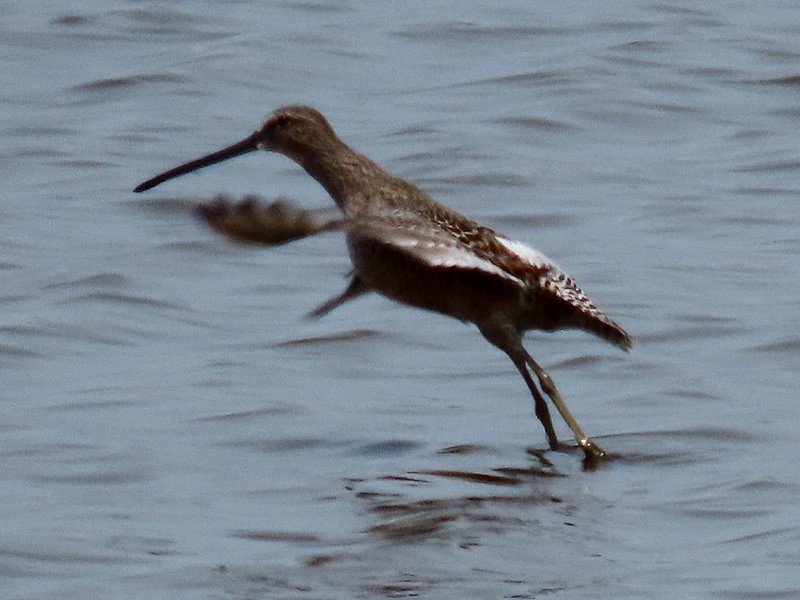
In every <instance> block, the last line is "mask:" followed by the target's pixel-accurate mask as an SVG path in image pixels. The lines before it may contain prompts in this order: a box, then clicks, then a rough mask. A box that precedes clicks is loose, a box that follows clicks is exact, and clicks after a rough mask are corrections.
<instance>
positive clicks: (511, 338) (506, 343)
mask: <svg viewBox="0 0 800 600" xmlns="http://www.w3.org/2000/svg"><path fill="white" fill-rule="evenodd" d="M478 328H479V329H480V331H481V333H482V334H483V337H485V338H486V339H487V340H488V341H489V342H490V343H492V344H493V345H494V346H497V347H498V348H500V350H502V351H503V352H505V353H506V354H507V355H508V357H509V358H510V359H511V361H512V362H513V363H514V366H515V367H517V370H518V371H519V372H520V374H521V375H522V378H523V379H524V380H525V384H526V385H527V386H528V389H529V390H530V391H531V395H532V396H533V403H534V408H535V412H536V417H537V418H538V419H539V421H540V422H541V423H542V427H544V432H545V434H546V435H547V442H548V444H549V445H550V449H551V450H557V449H558V438H557V437H556V432H555V429H553V420H552V419H551V418H550V409H548V408H547V402H545V399H544V397H543V396H542V394H541V393H540V392H539V389H538V388H537V387H536V384H535V383H534V382H533V378H532V377H531V374H530V372H529V371H528V366H527V359H528V358H529V357H528V353H527V352H525V348H524V347H523V346H522V338H521V336H520V334H519V332H517V331H516V330H515V329H514V328H513V327H511V326H509V325H506V324H503V325H500V326H498V325H496V324H494V323H490V322H487V323H481V324H478Z"/></svg>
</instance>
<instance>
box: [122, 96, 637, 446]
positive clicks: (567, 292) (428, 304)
mask: <svg viewBox="0 0 800 600" xmlns="http://www.w3.org/2000/svg"><path fill="white" fill-rule="evenodd" d="M254 150H268V151H272V152H278V153H280V154H283V155H285V156H287V157H289V158H291V159H292V160H294V161H295V162H297V163H298V164H299V165H300V166H301V167H303V169H305V170H306V172H307V173H308V174H309V175H311V176H312V177H313V178H314V179H316V180H317V181H318V182H319V183H320V184H321V185H322V187H324V188H325V190H327V192H328V193H329V194H330V196H331V198H333V200H334V201H335V202H336V204H337V205H338V207H339V209H340V210H341V211H342V213H343V215H344V217H343V219H342V220H341V223H342V228H343V229H344V230H345V235H346V237H347V247H348V250H349V253H350V258H351V260H352V262H353V266H354V271H353V276H352V279H351V280H350V283H349V284H348V286H347V287H346V289H345V290H344V291H343V292H342V293H341V294H339V295H337V296H335V297H333V298H331V299H330V300H328V301H327V302H326V303H324V304H323V305H322V306H320V307H319V308H318V309H317V310H316V311H314V313H312V314H315V315H318V316H319V315H322V314H325V313H327V312H328V311H330V310H332V309H334V308H336V307H337V306H339V305H341V304H343V303H344V302H346V301H348V300H351V299H353V298H356V297H357V296H360V295H362V294H364V293H366V292H373V291H374V292H378V293H380V294H383V295H384V296H387V297H389V298H392V299H393V300H397V301H398V302H402V303H404V304H409V305H411V306H416V307H418V308H424V309H428V310H432V311H436V312H439V313H442V314H445V315H450V316H451V317H455V318H456V319H459V320H461V321H469V322H472V323H474V324H475V325H477V327H478V329H479V330H480V332H481V333H482V334H483V336H484V337H485V338H486V339H487V340H488V341H489V342H491V343H492V344H494V345H495V346H497V347H498V348H500V349H501V350H502V351H503V352H505V353H506V354H507V355H508V356H509V358H511V360H512V362H513V363H514V366H516V368H517V370H519V372H520V373H521V374H522V377H523V379H524V380H525V383H526V384H527V386H528V389H530V392H531V394H532V395H533V400H534V405H535V412H536V416H537V417H538V418H539V420H540V421H541V423H542V426H543V427H544V430H545V433H546V434H547V439H548V443H549V446H550V448H551V449H557V448H558V439H557V437H556V433H555V430H554V429H553V423H552V420H551V418H550V412H549V409H548V407H547V403H546V402H545V400H544V397H543V396H542V394H541V393H540V392H539V389H538V388H537V386H536V384H535V383H534V381H533V378H532V377H531V372H530V371H531V370H532V371H533V372H534V373H535V374H536V376H537V378H538V380H539V384H540V385H541V387H542V389H543V390H544V391H545V392H546V393H547V395H548V396H549V397H550V399H551V400H552V402H553V404H554V405H555V407H556V409H558V412H559V413H561V416H562V417H563V418H564V421H565V422H566V423H567V425H568V426H569V428H570V429H571V430H572V433H573V435H574V436H575V439H576V441H577V442H578V445H579V446H580V447H581V448H582V449H583V451H584V453H585V455H586V458H587V459H589V460H590V461H593V462H596V461H597V460H598V459H599V458H602V457H603V456H604V452H603V450H602V449H601V448H600V447H599V446H598V445H597V444H596V443H595V442H594V441H593V440H592V439H590V438H589V437H588V436H587V435H586V434H585V433H584V432H583V429H581V427H580V425H578V422H577V421H576V420H575V418H574V417H573V416H572V414H571V413H570V411H569V409H568V408H567V406H566V404H565V403H564V401H563V400H562V398H561V396H560V394H559V393H558V390H557V389H556V387H555V385H554V384H553V380H552V379H551V378H550V376H549V375H548V374H547V373H546V372H545V370H544V369H542V367H540V366H539V364H538V363H537V362H536V361H535V360H533V358H532V357H531V355H530V354H528V352H527V351H526V350H525V348H524V346H523V344H522V336H523V334H524V333H525V331H527V330H529V329H540V330H545V331H554V330H557V329H564V328H578V329H583V330H585V331H588V332H590V333H593V334H595V335H597V336H599V337H601V338H603V339H604V340H606V341H608V342H610V343H612V344H614V345H615V346H618V347H619V348H621V349H623V350H628V349H629V348H630V346H631V338H630V336H629V335H628V334H627V333H626V332H625V331H624V330H623V329H622V327H620V326H619V325H617V324H616V323H615V322H614V321H612V320H611V319H610V318H609V317H608V316H606V314H605V313H603V312H602V311H601V310H600V309H599V308H597V306H595V304H594V303H593V302H592V301H591V300H590V299H589V297H588V296H587V295H586V294H585V293H584V292H583V291H582V290H581V289H580V288H579V287H578V286H577V285H576V284H575V282H574V281H573V279H572V278H571V277H570V276H569V275H567V274H566V273H565V272H564V271H563V270H561V269H560V268H559V267H558V266H557V265H556V264H555V263H554V262H552V261H551V260H550V259H549V258H547V257H546V256H545V255H544V254H541V253H540V252H538V251H536V250H534V249H532V248H530V247H528V246H527V245H525V244H523V243H521V242H518V241H514V240H512V239H509V238H507V237H505V236H503V235H501V234H499V233H497V232H495V231H493V230H491V229H489V228H488V227H484V226H483V225H480V224H478V223H476V222H475V221H472V220H471V219H468V218H467V217H464V216H462V215H461V214H459V213H457V212H455V211H453V210H451V209H449V208H447V207H445V206H442V205H441V204H439V203H438V202H436V201H435V200H434V199H433V198H431V196H429V195H428V194H426V193H425V192H423V191H422V190H420V189H419V188H418V187H417V186H415V185H413V184H411V183H409V182H407V181H405V180H403V179H401V178H399V177H397V176H395V175H392V174H390V173H388V172H387V171H385V170H384V169H382V168H381V167H379V166H378V165H377V164H376V163H375V162H373V161H372V160H370V159H369V158H367V157H366V156H364V155H362V154H359V153H358V152H356V151H355V150H353V149H352V148H350V147H349V146H348V145H347V144H345V143H344V142H343V141H341V140H340V139H339V137H338V136H337V135H336V133H334V131H333V128H332V127H331V126H330V124H329V123H328V121H327V120H326V119H325V117H323V116H322V114H321V113H320V112H319V111H317V110H315V109H313V108H310V107H308V106H286V107H283V108H279V109H278V110H276V111H274V112H273V113H271V114H270V115H269V116H268V117H267V119H266V120H265V121H264V122H263V124H262V125H261V126H260V127H259V128H258V129H257V130H256V131H255V133H253V134H252V135H250V136H248V137H246V138H245V139H243V140H242V141H240V142H237V143H235V144H233V145H231V146H228V147H227V148H224V149H222V150H219V151H218V152H214V153H212V154H209V155H207V156H204V157H202V158H198V159H196V160H193V161H191V162H188V163H186V164H183V165H181V166H179V167H175V168H174V169H170V170H169V171H166V172H164V173H162V174H160V175H157V176H156V177H153V178H152V179H149V180H147V181H145V182H144V183H142V184H140V185H139V186H137V187H136V188H135V189H134V191H135V192H143V191H145V190H149V189H150V188H152V187H155V186H157V185H159V184H161V183H163V182H164V181H167V180H168V179H172V178H173V177H178V176H180V175H183V174H185V173H189V172H191V171H194V170H196V169H200V168H202V167H206V166H208V165H212V164H215V163H218V162H221V161H224V160H227V159H229V158H233V157H235V156H240V155H242V154H245V153H248V152H251V151H254ZM228 208H230V207H229V206H228V205H227V204H225V203H223V204H220V205H218V206H217V208H216V209H215V210H217V211H220V210H222V211H225V210H227V209H228ZM252 212H253V211H245V219H246V218H247V214H251V213H252ZM240 216H241V215H240ZM306 228H307V231H306V232H305V234H309V233H315V232H316V231H315V230H314V229H313V227H312V226H310V225H306ZM330 228H331V226H330V224H327V225H325V226H320V227H319V228H318V230H320V231H321V230H327V229H330ZM251 229H252V227H251ZM257 237H258V236H253V238H252V239H257ZM289 237H291V236H289ZM295 237H299V236H295ZM287 239H288V238H287ZM265 243H269V242H268V241H266V242H265Z"/></svg>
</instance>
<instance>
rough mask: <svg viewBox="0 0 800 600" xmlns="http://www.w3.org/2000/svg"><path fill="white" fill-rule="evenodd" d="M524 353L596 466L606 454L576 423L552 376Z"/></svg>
mask: <svg viewBox="0 0 800 600" xmlns="http://www.w3.org/2000/svg"><path fill="white" fill-rule="evenodd" d="M522 351H523V352H524V353H525V362H526V363H527V364H528V365H529V366H530V368H531V369H533V372H534V373H536V376H537V377H538V378H539V384H540V385H541V386H542V389H543V390H544V392H545V393H546V394H547V395H548V396H550V399H551V400H552V401H553V404H554V405H555V407H556V409H557V410H558V412H559V413H561V417H562V418H563V419H564V421H565V422H566V424H567V425H568V426H569V428H570V429H571V430H572V435H574V436H575V440H576V441H577V442H578V446H580V448H581V449H582V450H583V452H584V454H585V455H586V459H587V460H588V461H589V462H590V463H592V464H595V463H596V462H597V461H598V460H599V459H601V458H603V457H604V456H605V452H604V451H603V449H602V448H601V447H600V446H598V445H597V444H596V443H595V442H594V440H592V439H591V438H590V437H589V436H587V435H586V434H585V433H584V432H583V429H581V426H580V425H578V421H576V420H575V417H573V416H572V413H571V412H570V411H569V408H567V405H566V403H565V402H564V400H563V399H562V398H561V394H559V393H558V390H557V389H556V385H555V384H554V383H553V380H552V378H551V377H550V375H548V374H547V371H545V370H544V369H543V368H542V367H540V366H539V365H538V363H537V362H536V361H535V360H533V357H532V356H531V355H530V354H528V352H527V351H525V349H524V348H523V349H522Z"/></svg>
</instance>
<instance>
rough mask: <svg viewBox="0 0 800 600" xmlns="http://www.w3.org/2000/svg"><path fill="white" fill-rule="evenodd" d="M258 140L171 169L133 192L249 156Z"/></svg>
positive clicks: (253, 136) (248, 139)
mask: <svg viewBox="0 0 800 600" xmlns="http://www.w3.org/2000/svg"><path fill="white" fill-rule="evenodd" d="M256 144H257V140H256V135H255V134H253V135H251V136H249V137H246V138H245V139H243V140H242V141H241V142H236V143H235V144H232V145H231V146H228V147H227V148H223V149H222V150H217V151H216V152H212V153H211V154H208V155H206V156H203V157H202V158H197V159H195V160H192V161H189V162H187V163H186V164H183V165H180V166H179V167H175V168H173V169H170V170H169V171H164V172H163V173H161V174H160V175H156V176H155V177H153V178H151V179H148V180H147V181H145V182H144V183H140V184H139V185H137V186H136V187H135V188H133V191H134V192H136V193H139V192H145V191H147V190H149V189H151V188H154V187H156V186H157V185H159V184H162V183H164V182H165V181H168V180H169V179H174V178H175V177H180V176H181V175H185V174H186V173H191V172H192V171H196V170H197V169H202V168H203V167H208V166H209V165H215V164H217V163H219V162H222V161H223V160H228V159H231V158H235V157H237V156H241V155H242V154H247V153H248V152H252V151H253V150H257V149H258V148H257V146H256Z"/></svg>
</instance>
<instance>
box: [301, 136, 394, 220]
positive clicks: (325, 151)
mask: <svg viewBox="0 0 800 600" xmlns="http://www.w3.org/2000/svg"><path fill="white" fill-rule="evenodd" d="M291 158H292V159H294V160H295V161H296V162H297V163H298V164H299V165H300V166H301V167H303V169H305V170H306V172H307V173H308V174H309V175H311V177H313V178H314V179H316V180H317V181H318V182H319V183H320V185H322V187H324V188H325V190H326V191H327V192H328V193H329V194H330V196H331V198H333V200H334V201H335V202H336V204H337V205H338V206H339V208H340V209H341V210H342V211H343V212H345V213H350V212H353V211H354V210H358V209H357V207H355V206H353V203H355V202H363V201H364V200H366V199H367V198H369V197H371V196H372V194H370V189H377V188H378V187H380V185H381V184H382V182H384V181H385V180H386V179H391V178H393V177H392V176H391V175H390V174H389V173H387V172H386V171H384V170H383V169H382V168H381V167H380V166H378V164H377V163H375V162H373V161H372V160H370V159H369V158H367V157H366V156H364V155H363V154H360V153H358V152H356V151H355V150H353V149H352V148H351V147H350V146H348V145H347V144H345V143H344V142H342V141H341V140H338V139H336V140H330V141H328V142H326V143H325V144H324V145H321V146H319V147H315V148H313V149H312V150H311V151H305V152H300V153H297V154H294V153H293V155H292V156H291Z"/></svg>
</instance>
